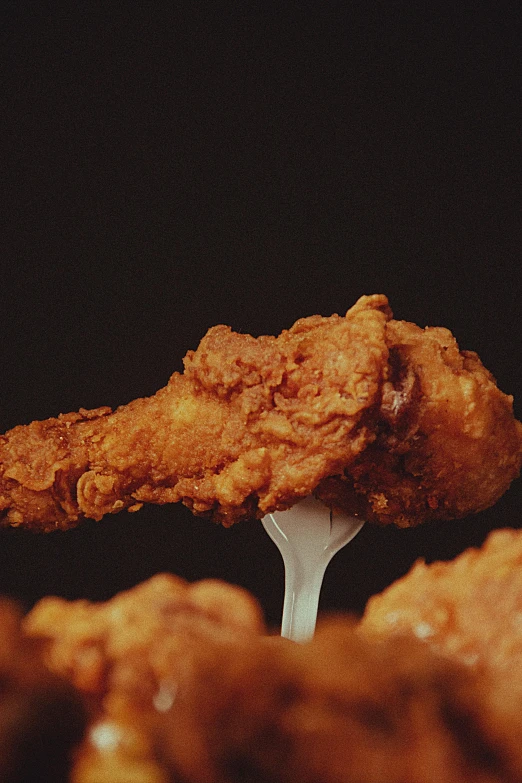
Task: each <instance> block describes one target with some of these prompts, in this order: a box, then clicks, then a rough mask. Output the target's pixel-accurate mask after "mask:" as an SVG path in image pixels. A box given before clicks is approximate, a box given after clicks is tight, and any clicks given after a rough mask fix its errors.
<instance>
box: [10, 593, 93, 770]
mask: <svg viewBox="0 0 522 783" xmlns="http://www.w3.org/2000/svg"><path fill="white" fill-rule="evenodd" d="M20 623H21V613H20V612H19V611H18V610H17V608H16V607H15V606H14V605H13V604H12V603H10V602H8V601H7V600H5V599H3V600H1V601H0V780H1V781H2V783H32V781H36V780H39V781H45V780H49V781H51V780H52V781H53V782H55V783H65V782H66V781H67V780H68V779H69V778H68V772H69V768H70V765H71V756H72V752H73V750H74V748H75V746H76V745H77V744H78V743H79V742H80V740H81V737H82V732H83V729H84V725H85V712H84V709H83V706H82V703H81V701H80V699H79V698H78V696H77V695H76V694H75V692H74V690H73V688H72V687H71V686H70V684H69V683H67V682H66V681H65V679H62V678H61V677H58V676H56V675H53V674H51V673H50V672H49V671H47V669H46V668H45V667H44V665H43V661H42V654H41V649H40V645H39V644H37V643H35V641H34V640H30V639H27V638H25V637H24V636H23V634H22V632H21V628H20Z"/></svg>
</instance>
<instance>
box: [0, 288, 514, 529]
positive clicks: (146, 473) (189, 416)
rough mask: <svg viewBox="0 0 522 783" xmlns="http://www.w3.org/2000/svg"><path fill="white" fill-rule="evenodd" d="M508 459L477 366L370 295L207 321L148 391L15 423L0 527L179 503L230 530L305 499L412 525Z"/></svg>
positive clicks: (502, 425)
mask: <svg viewBox="0 0 522 783" xmlns="http://www.w3.org/2000/svg"><path fill="white" fill-rule="evenodd" d="M521 461H522V425H521V424H520V423H519V422H517V421H516V420H515V419H514V417H513V411H512V399H511V397H509V396H507V395H505V394H503V393H502V392H500V391H499V389H498V388H497V386H496V384H495V382H494V379H493V378H492V376H491V374H490V373H489V372H488V371H487V370H486V369H485V368H484V367H483V366H482V364H481V363H480V360H479V359H478V357H477V356H476V355H475V354H472V353H470V352H466V351H462V352H460V351H459V349H458V346H457V343H456V342H455V339H454V338H453V337H452V335H451V333H450V332H449V331H448V330H447V329H442V328H426V329H424V330H423V329H420V328H419V327H417V326H415V325H414V324H411V323H407V322H404V321H394V320H391V311H390V309H389V306H388V302H387V299H386V297H384V296H382V295H375V296H367V297H362V298H361V299H360V300H359V301H358V302H357V303H356V304H355V305H354V306H353V307H352V308H351V309H350V310H349V311H348V312H347V314H346V316H344V317H340V316H337V315H333V316H331V317H329V318H323V317H321V316H311V317H310V318H303V319H301V320H299V321H297V323H296V324H294V326H293V327H292V328H291V329H289V330H288V331H284V332H283V333H282V334H281V335H280V336H279V337H277V338H276V337H267V336H263V337H259V338H257V339H256V338H254V337H251V336H250V335H244V334H236V333H234V332H232V331H231V330H230V329H229V328H228V327H226V326H216V327H214V328H213V329H210V331H209V332H208V334H207V335H206V336H205V337H204V338H203V340H202V341H201V344H200V346H199V347H198V349H197V351H195V352H193V351H189V353H188V354H187V356H186V358H185V372H184V374H183V375H180V374H178V373H175V374H174V375H173V376H172V378H171V379H170V381H169V383H168V385H167V386H166V387H164V388H163V389H160V390H159V391H158V392H157V394H155V395H154V396H153V397H150V398H146V399H138V400H134V401H133V402H131V403H129V404H128V405H124V406H121V407H120V408H118V409H117V410H116V411H115V412H114V413H112V412H111V411H110V409H108V408H100V409H97V410H94V411H85V410H82V411H80V412H79V413H72V414H67V415H64V416H59V417H58V418H55V419H49V420H47V421H44V422H33V423H32V424H30V425H28V426H25V427H15V428H14V429H13V430H11V431H10V432H8V433H6V435H4V436H3V437H2V438H0V515H1V518H0V524H3V525H13V526H17V525H24V526H26V527H30V528H34V529H38V530H44V531H48V530H54V529H57V528H61V529H66V528H68V527H71V526H73V525H75V524H77V523H78V522H79V521H80V520H81V519H83V518H85V517H87V518H91V519H96V520H99V519H101V518H102V517H103V516H104V515H105V514H109V513H115V512H118V511H120V510H122V509H128V510H129V511H135V510H137V509H139V508H140V507H141V505H142V504H143V503H160V504H163V503H174V502H178V501H181V502H183V503H185V504H186V505H187V506H188V507H189V508H191V509H192V511H193V512H194V513H196V514H204V515H207V516H209V517H211V518H212V519H214V520H215V521H217V522H221V523H222V524H224V525H231V524H233V523H234V522H237V521H238V520H240V519H244V518H246V517H249V516H250V517H252V516H256V517H262V516H264V515H265V514H266V513H268V512H270V511H274V510H281V509H285V508H288V507H290V506H291V505H292V504H293V503H295V502H296V501H297V500H298V499H299V498H302V497H305V496H306V495H308V494H310V493H312V492H315V494H317V496H318V497H320V498H321V499H323V500H324V501H325V502H326V503H327V504H328V505H331V506H338V507H341V508H343V509H344V510H346V511H348V512H349V513H351V514H356V515H360V516H363V517H364V518H365V519H367V520H368V521H371V522H378V523H381V524H388V523H395V524H397V525H399V526H411V525H415V524H419V523H420V522H424V521H425V520H428V519H449V518H457V517H462V516H465V515H467V514H470V513H473V512H476V511H480V510H482V509H484V508H486V507H488V506H490V505H492V504H493V503H494V502H495V501H496V500H497V499H498V498H499V497H500V496H501V495H502V494H503V492H505V490H506V489H507V488H508V486H509V484H510V483H511V481H512V480H513V479H514V478H515V477H516V476H517V475H518V473H519V470H520V465H521Z"/></svg>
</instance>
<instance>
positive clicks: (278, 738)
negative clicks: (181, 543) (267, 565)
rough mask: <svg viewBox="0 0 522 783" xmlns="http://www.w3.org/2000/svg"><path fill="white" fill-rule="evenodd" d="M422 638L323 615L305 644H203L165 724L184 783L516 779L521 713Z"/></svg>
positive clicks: (498, 782)
mask: <svg viewBox="0 0 522 783" xmlns="http://www.w3.org/2000/svg"><path fill="white" fill-rule="evenodd" d="M519 707H520V705H518V709H515V705H513V704H512V703H509V704H506V705H503V704H501V703H497V702H496V701H495V700H494V699H491V698H490V690H489V683H488V681H487V680H486V679H483V678H482V679H479V678H478V677H476V676H475V673H474V672H471V671H468V670H466V668H465V667H463V666H462V665H459V664H457V663H455V662H450V661H446V660H444V659H443V658H441V657H439V656H437V655H435V654H434V653H433V652H432V651H430V650H429V649H428V648H426V647H425V646H424V645H422V644H421V643H420V642H419V641H418V640H416V639H398V638H390V639H380V640H375V641H373V642H371V643H369V642H367V640H365V639H364V638H362V637H361V636H359V635H358V634H357V633H356V631H355V630H354V623H353V622H350V620H347V619H342V618H338V619H330V620H326V621H325V620H324V621H323V622H322V623H321V624H320V625H319V627H318V632H317V634H316V637H315V638H314V639H313V640H312V641H311V642H308V643H306V644H304V645H299V644H293V643H290V642H287V641H286V640H271V641H270V640H264V641H263V640H245V639H244V640H241V641H240V643H238V644H236V647H235V649H234V648H230V647H226V646H220V645H215V646H214V647H213V649H212V648H204V649H203V648H202V649H201V650H200V651H199V656H198V658H197V659H196V661H195V665H194V668H193V670H192V672H191V673H188V676H187V677H186V679H185V680H183V681H181V682H180V685H179V689H178V694H177V699H176V702H175V704H173V707H172V709H171V710H170V711H168V712H166V713H165V714H164V716H162V720H161V721H160V722H159V724H158V734H159V736H160V738H161V741H159V742H158V752H159V754H160V756H161V757H162V758H163V759H164V763H165V764H166V766H167V768H168V769H169V770H170V771H171V775H172V777H171V779H172V780H174V781H177V780H182V781H185V782H186V783H239V781H249V783H294V782H295V781H300V782H301V783H317V781H321V783H405V782H406V781H408V783H467V781H470V780H473V781H476V782H477V783H479V782H480V783H515V782H516V783H519V781H520V780H522V751H521V747H522V746H521V739H522V732H521V730H520V722H519V720H518V716H519V714H520V710H519Z"/></svg>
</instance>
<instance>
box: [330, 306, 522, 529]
mask: <svg viewBox="0 0 522 783" xmlns="http://www.w3.org/2000/svg"><path fill="white" fill-rule="evenodd" d="M386 344H387V346H388V349H389V372H388V375H387V378H386V380H385V383H384V385H383V390H382V399H381V405H380V410H379V417H378V421H377V422H376V434H377V437H376V439H375V440H374V441H373V442H372V443H370V444H369V445H368V447H367V448H366V449H365V450H364V451H363V452H361V454H360V455H359V456H358V457H356V458H355V460H354V461H353V462H351V463H350V464H349V465H348V466H347V467H346V468H345V470H344V473H343V475H342V476H339V477H331V478H327V479H326V480H324V481H323V482H322V483H321V484H320V485H319V488H318V490H317V492H316V494H317V495H318V496H319V497H320V498H321V499H323V500H324V501H325V502H326V503H327V504H328V505H330V506H337V507H339V508H342V509H344V510H345V511H347V512H348V513H351V514H354V515H356V516H361V517H363V518H364V519H366V520H367V521H369V522H377V523H379V524H389V523H390V522H393V523H395V524H396V525H398V526H399V527H412V526H414V525H418V524H420V523H422V522H425V521H426V520H430V519H458V518H461V517H464V516H467V515H468V514H471V513H476V512H478V511H482V510H483V509H485V508H488V507H489V506H491V505H493V504H494V503H495V502H496V501H497V500H498V499H499V498H500V497H501V496H502V495H503V494H504V492H505V491H506V490H507V489H508V487H509V485H510V484H511V482H512V481H513V479H514V478H516V477H517V476H518V474H519V472H520V466H521V462H522V424H521V423H520V422H519V421H517V420H516V419H515V418H514V416H513V398H512V397H510V396H508V395H506V394H503V393H502V392H501V391H500V390H499V389H498V387H497V385H496V383H495V379H494V378H493V376H492V375H491V373H490V372H489V371H488V370H486V368H485V367H484V366H483V365H482V363H481V361H480V359H479V357H478V356H477V355H476V354H475V353H473V352H471V351H459V347H458V345H457V343H456V341H455V338H454V337H453V336H452V334H451V332H449V331H448V330H447V329H444V328H442V327H428V328H426V329H421V328H419V327H418V326H416V325H415V324H412V323H408V322H405V321H394V320H391V321H389V322H388V323H387V325H386Z"/></svg>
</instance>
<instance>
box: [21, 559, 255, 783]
mask: <svg viewBox="0 0 522 783" xmlns="http://www.w3.org/2000/svg"><path fill="white" fill-rule="evenodd" d="M24 631H25V633H26V636H27V637H29V641H32V642H33V643H34V642H35V641H39V642H40V643H44V644H45V662H46V664H47V667H48V669H49V670H50V671H51V672H52V673H53V674H54V675H55V676H61V677H63V678H65V679H67V680H69V682H70V683H71V685H73V686H74V687H75V688H76V689H77V692H78V694H79V695H81V697H82V699H83V701H84V704H85V707H86V710H87V712H88V716H89V722H88V727H87V732H86V734H85V736H84V739H83V742H82V744H81V746H80V748H79V751H78V752H77V754H76V760H75V765H74V768H73V770H72V773H71V778H70V781H71V783H101V781H107V783H113V782H114V783H116V781H122V783H123V782H124V783H128V782H129V781H132V782H133V783H168V781H169V777H168V775H167V772H166V770H165V769H164V767H163V765H162V764H160V763H159V762H158V760H157V758H156V755H155V744H156V734H155V720H156V719H157V718H160V717H161V716H162V715H163V714H164V713H165V712H166V711H168V710H169V709H170V707H171V706H172V704H173V702H174V698H175V695H176V690H177V687H178V682H179V680H180V678H183V677H185V676H186V672H187V671H192V669H193V667H194V659H195V657H196V656H197V651H198V650H199V649H200V648H204V649H207V648H208V649H214V647H215V646H216V645H217V646H219V647H220V648H221V646H223V645H224V646H226V647H230V646H232V648H233V647H234V645H235V644H236V643H238V641H239V640H241V639H243V638H258V637H259V636H260V635H261V634H262V633H263V632H264V623H263V619H262V613H261V609H260V607H259V605H258V603H257V601H256V600H255V599H254V598H253V596H251V595H249V594H248V593H247V592H246V591H244V590H242V589H241V588H238V587H235V586H233V585H229V584H226V583H224V582H220V581H218V580H211V579H208V580H202V581H200V582H196V583H193V584H189V583H187V582H185V581H184V580H183V579H181V578H179V577H176V576H173V575H171V574H157V575H156V576H154V577H152V578H151V579H149V580H147V581H146V582H143V583H142V584H140V585H137V586H136V587H134V588H132V589H131V590H128V591H126V592H122V593H119V594H118V595H116V596H115V597H114V598H112V599H111V600H109V601H106V602H104V603H90V602H89V601H65V600H63V599H60V598H53V597H48V598H44V599H42V600H41V601H40V602H39V603H37V604H36V606H35V607H34V608H33V609H32V610H31V612H30V613H29V614H28V615H27V617H26V618H25V621H24Z"/></svg>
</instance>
